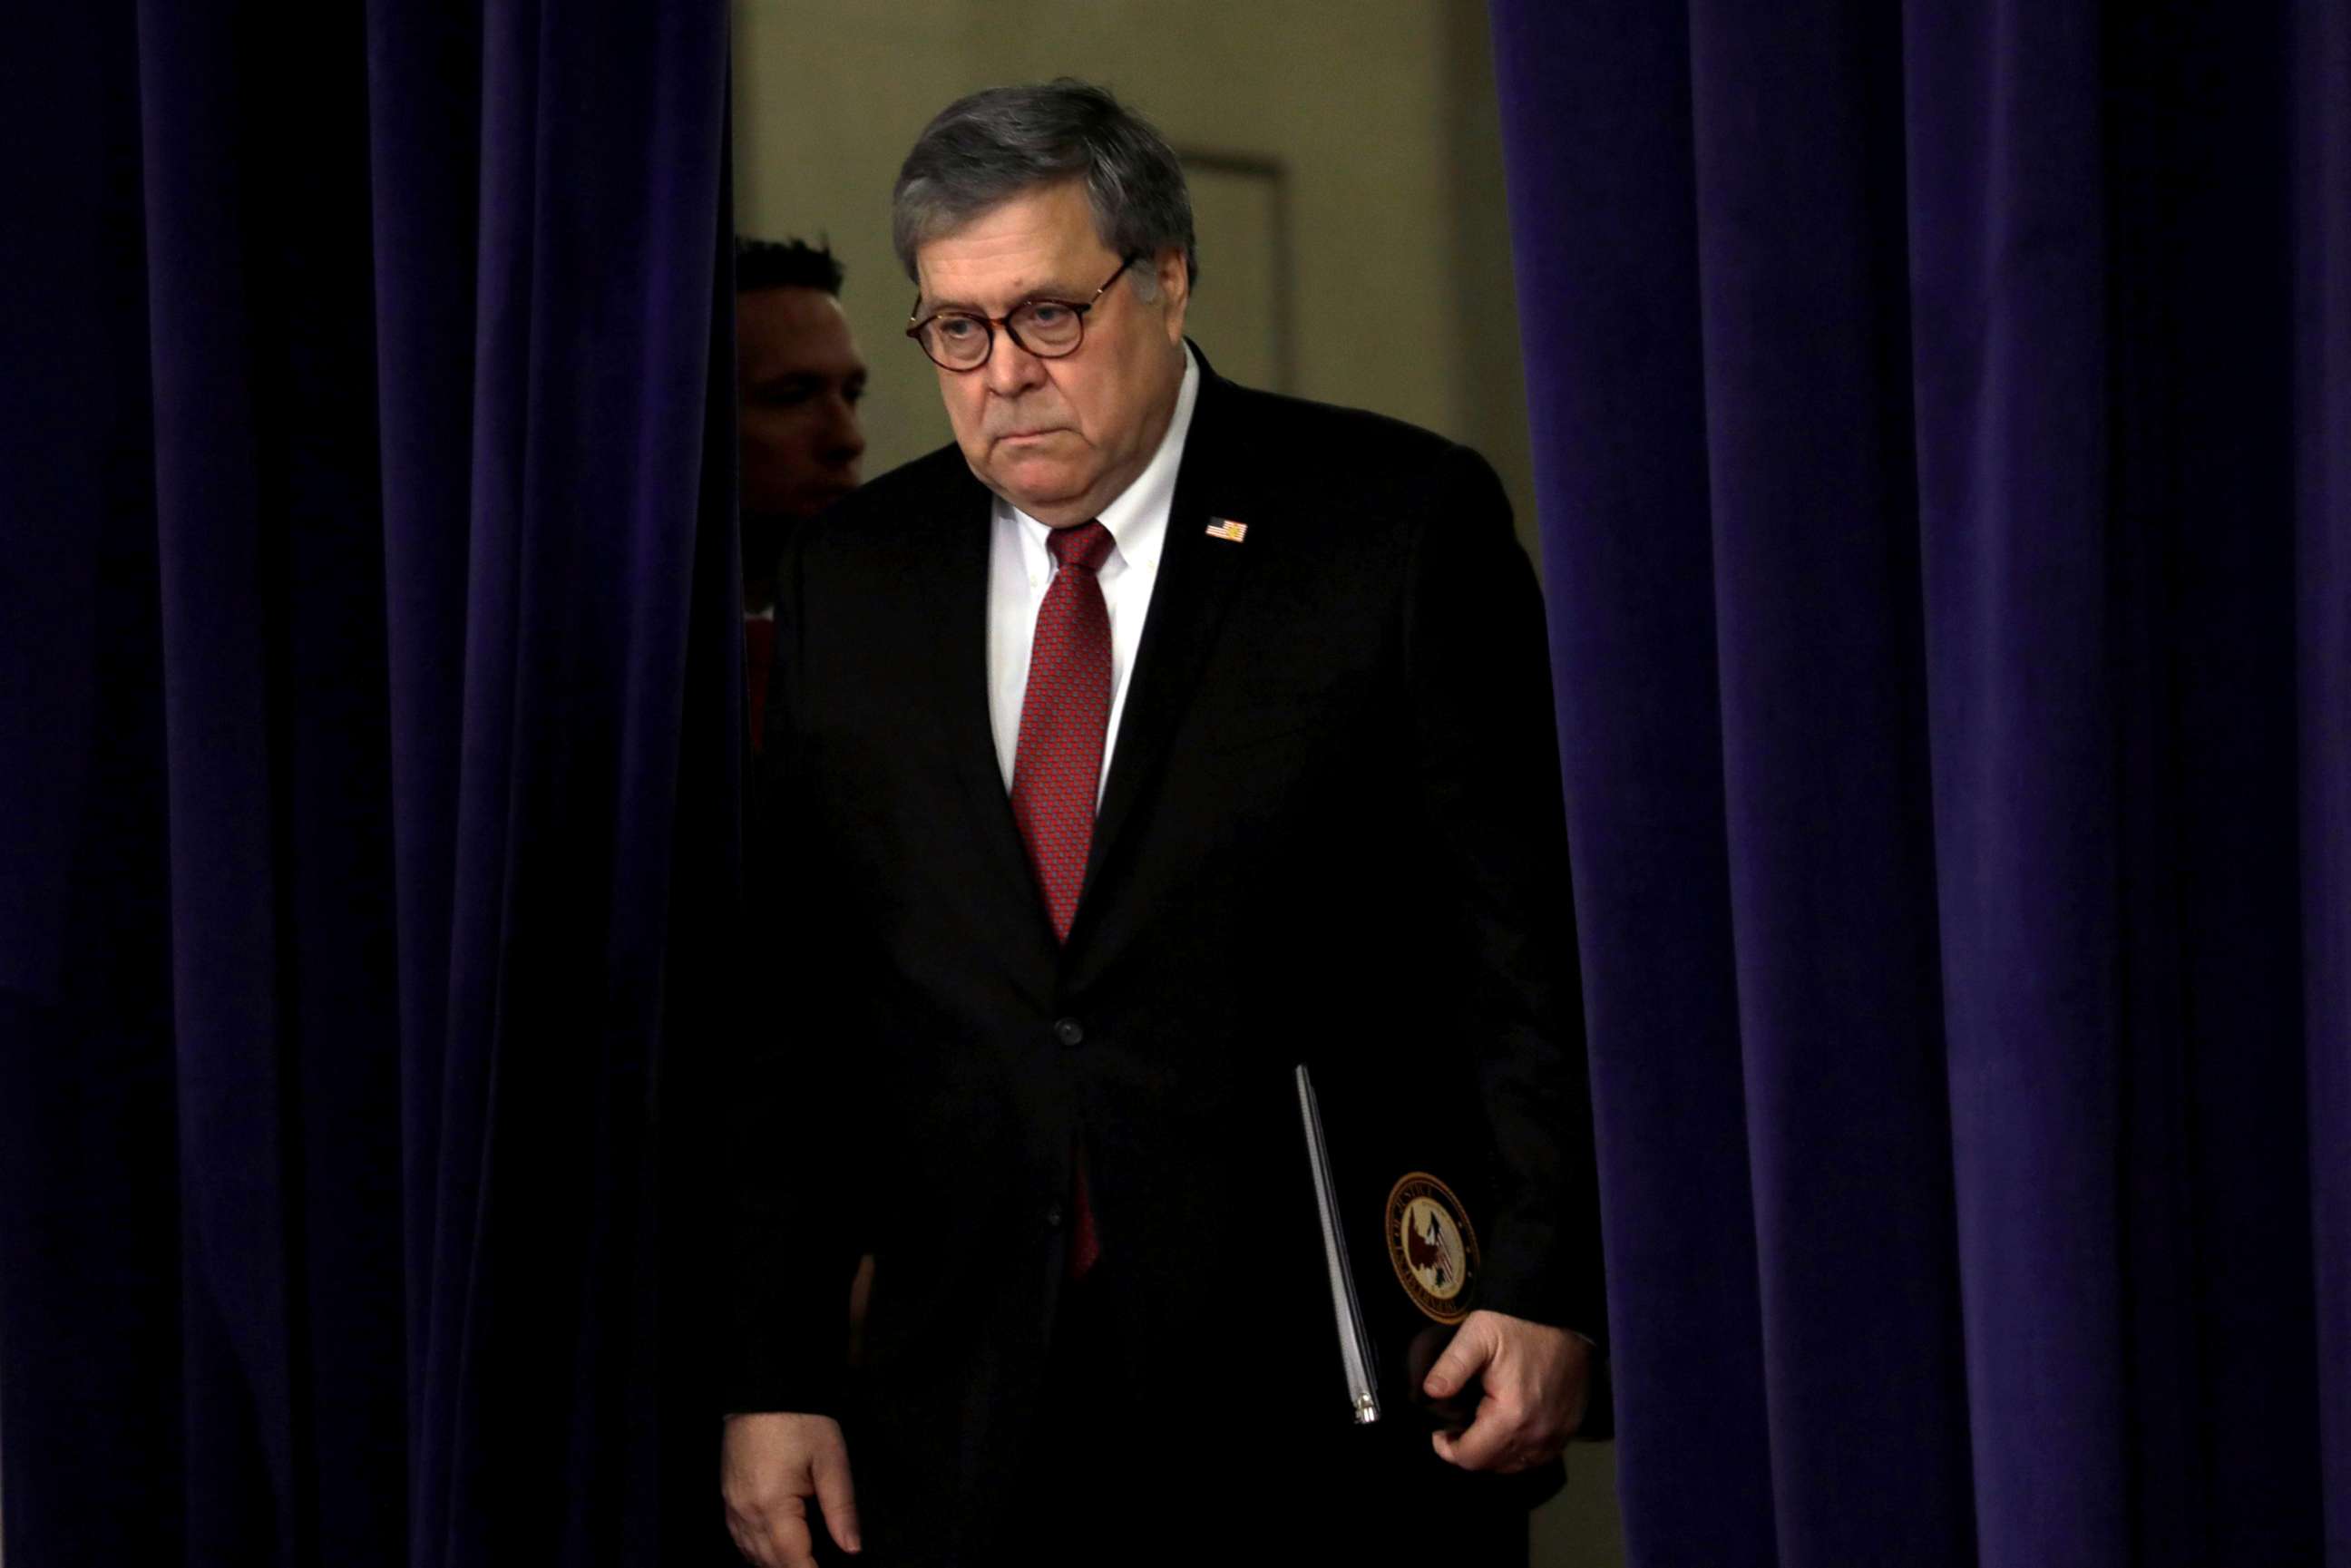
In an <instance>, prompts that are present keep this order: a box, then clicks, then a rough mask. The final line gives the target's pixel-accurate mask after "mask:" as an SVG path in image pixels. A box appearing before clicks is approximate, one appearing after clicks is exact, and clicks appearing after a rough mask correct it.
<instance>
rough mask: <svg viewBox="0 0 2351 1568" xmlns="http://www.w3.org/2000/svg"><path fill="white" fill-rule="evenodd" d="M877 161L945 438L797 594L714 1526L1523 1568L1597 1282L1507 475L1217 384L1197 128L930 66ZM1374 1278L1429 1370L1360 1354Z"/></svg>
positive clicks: (1585, 1349)
mask: <svg viewBox="0 0 2351 1568" xmlns="http://www.w3.org/2000/svg"><path fill="white" fill-rule="evenodd" d="M894 202H895V204H894V213H893V216H894V220H895V227H896V235H897V240H898V246H899V250H900V254H901V256H902V259H904V261H905V262H906V265H907V267H908V271H909V274H910V276H911V277H913V278H914V282H915V284H916V287H917V298H916V300H915V303H914V309H913V312H912V316H911V318H910V321H909V334H908V335H909V336H910V337H911V338H912V339H913V340H914V347H915V348H917V349H919V350H921V351H922V352H923V353H925V355H926V356H927V357H928V358H929V359H930V361H932V362H933V364H934V365H935V368H936V371H937V375H938V380H939V386H940V391H941V394H942V397H943V399H944V401H945V402H946V410H947V414H948V418H949V421H950V423H951V424H952V425H953V427H954V430H955V434H956V444H954V445H953V446H950V447H946V448H943V449H942V450H941V451H939V452H937V453H935V454H933V455H930V456H928V457H925V458H923V459H921V460H919V461H917V462H914V463H913V464H910V465H906V466H905V467H904V468H902V469H899V470H898V471H897V472H895V473H893V474H892V475H889V476H885V477H883V478H882V479H880V480H878V481H876V482H875V483H873V484H872V485H871V486H868V487H867V488H866V489H864V490H863V491H862V492H860V493H859V494H858V495H856V496H855V497H852V498H851V499H850V500H849V501H848V502H846V503H844V504H843V505H842V506H841V507H839V508H837V509H836V510H835V511H834V512H833V513H832V514H831V515H830V516H829V517H827V518H825V519H822V520H820V521H819V522H818V523H817V524H815V525H813V526H811V527H810V528H805V529H802V530H800V531H799V534H798V535H797V536H796V537H795V538H794V540H793V542H792V544H791V546H790V548H789V549H788V551H787V553H786V557H785V560H784V563H783V567H782V570H781V573H780V576H779V580H778V606H777V614H778V639H777V660H776V665H775V670H774V674H773V677H772V680H771V683H770V686H769V695H768V741H767V747H766V757H765V770H766V777H765V780H764V783H763V788H762V794H761V800H760V802H759V815H758V822H757V824H756V831H755V841H756V843H757V846H758V847H757V853H758V855H759V856H760V861H761V866H762V873H763V875H765V876H766V877H767V878H768V887H769V888H771V889H772V894H771V896H772V900H773V904H774V906H775V908H776V909H777V911H778V914H777V917H776V921H775V923H774V925H772V926H771V928H770V929H769V930H768V932H767V933H766V936H765V939H764V941H763V946H762V948H761V951H760V953H759V955H758V961H759V963H760V964H761V965H763V966H764V967H765V971H764V972H765V979H766V984H765V985H764V986H763V988H762V991H761V1001H762V1007H763V1021H762V1022H761V1024H760V1026H759V1028H758V1030H757V1031H756V1032H758V1034H759V1036H760V1038H761V1040H762V1041H763V1046H764V1049H763V1050H762V1051H761V1053H760V1054H759V1056H758V1060H756V1061H747V1062H745V1063H744V1064H743V1067H742V1071H740V1073H739V1074H738V1075H737V1078H736V1081H735V1092H733V1093H732V1094H731V1095H730V1096H729V1100H730V1109H731V1111H732V1113H733V1118H732V1121H731V1124H730V1125H729V1127H728V1129H727V1132H726V1143H727V1152H728V1154H729V1155H730V1156H731V1158H732V1161H733V1167H734V1175H733V1176H732V1178H731V1187H732V1191H731V1194H730V1196H731V1197H732V1199H733V1200H734V1208H735V1218H734V1221H733V1231H732V1237H731V1242H730V1255H729V1259H728V1264H729V1267H730V1269H731V1270H732V1271H733V1284H732V1289H731V1291H730V1295H729V1301H728V1303H727V1304H728V1317H727V1322H726V1337H725V1341H724V1343H723V1345H722V1347H721V1349H722V1356H721V1360H722V1364H723V1367H724V1369H725V1370H724V1393H723V1397H724V1399H725V1402H726V1409H727V1411H728V1412H730V1414H729V1416H728V1419H727V1423H726V1436H725V1455H724V1490H725V1493H726V1502H727V1514H728V1524H729V1528H730V1530H731V1531H732V1532H733V1533H734V1536H735V1539H736V1541H737V1545H738V1546H739V1547H740V1548H741V1549H742V1551H743V1552H744V1554H745V1555H746V1556H747V1557H748V1558H749V1559H751V1560H752V1561H754V1562H758V1563H764V1564H768V1565H769V1568H782V1565H784V1564H798V1563H806V1562H809V1561H810V1560H811V1558H812V1556H814V1555H816V1554H817V1553H818V1552H820V1550H824V1549H825V1538H826V1537H827V1536H828V1535H829V1536H830V1538H831V1542H833V1543H836V1544H837V1545H838V1546H839V1547H840V1548H841V1549H842V1550H845V1551H852V1552H855V1551H859V1550H861V1549H862V1547H864V1546H866V1545H868V1544H870V1545H871V1546H872V1548H873V1549H874V1551H873V1556H874V1558H875V1559H876V1560H879V1561H884V1562H893V1563H894V1562H907V1563H953V1562H998V1561H1017V1562H1024V1563H1046V1562H1073V1563H1077V1562H1082V1563H1127V1562H1141V1561H1156V1560H1162V1559H1165V1560H1178V1561H1199V1560H1204V1559H1207V1560H1224V1561H1242V1562H1247V1561H1265V1560H1279V1559H1280V1557H1281V1556H1282V1555H1283V1554H1285V1553H1292V1554H1311V1556H1310V1558H1309V1560H1313V1561H1322V1560H1332V1561H1337V1560H1341V1558H1342V1557H1343V1555H1344V1554H1346V1553H1351V1552H1352V1553H1354V1554H1356V1555H1357V1556H1359V1557H1362V1556H1363V1554H1364V1553H1369V1554H1370V1555H1369V1556H1368V1557H1367V1558H1364V1560H1369V1561H1378V1562H1391V1561H1405V1560H1408V1558H1409V1557H1410V1556H1411V1555H1413V1554H1415V1553H1418V1552H1431V1553H1440V1552H1441V1553H1442V1554H1443V1556H1444V1558H1445V1559H1446V1560H1447V1561H1448V1562H1452V1563H1499V1562H1504V1561H1510V1560H1512V1554H1513V1552H1515V1560H1516V1561H1520V1562H1523V1561H1524V1553H1525V1519H1524V1510H1525V1508H1526V1506H1527V1504H1528V1502H1529V1500H1531V1498H1532V1497H1535V1496H1538V1495H1540V1494H1541V1491H1542V1490H1543V1488H1544V1484H1545V1478H1546V1477H1550V1478H1552V1482H1551V1484H1553V1485H1555V1484H1556V1481H1555V1478H1556V1474H1557V1464H1556V1461H1557V1457H1558V1455H1559V1453H1560V1450H1561V1447H1562V1444H1563V1443H1564V1442H1565V1440H1566V1438H1567V1437H1568V1436H1569V1435H1570V1434H1571V1433H1572V1432H1573V1430H1574V1429H1575V1427H1576V1426H1577V1424H1578V1422H1579V1421H1581V1420H1582V1419H1583V1417H1584V1416H1585V1415H1586V1409H1587V1405H1588V1402H1589V1398H1590V1381H1591V1378H1592V1375H1593V1365H1594V1364H1595V1361H1596V1358H1597V1354H1598V1353H1597V1352H1596V1351H1595V1350H1594V1348H1593V1345H1594V1343H1595V1342H1597V1341H1599V1340H1600V1339H1602V1338H1603V1336H1604V1329H1605V1321H1604V1317H1605V1314H1604V1294H1603V1291H1602V1287H1601V1277H1600V1249H1599V1236H1598V1220H1597V1204H1596V1198H1595V1194H1594V1190H1593V1160H1592V1146H1591V1128H1590V1112H1589V1099H1588V1093H1587V1090H1586V1083H1585V1076H1584V1064H1583V1039H1582V1026H1581V1018H1580V1012H1581V1009H1580V1002H1579V995H1578V989H1577V986H1576V977H1575V947H1574V935H1573V918H1572V915H1571V911H1570V906H1569V884H1568V871H1567V858H1566V845H1565V841H1564V830H1563V826H1562V823H1563V814H1562V809H1561V802H1560V795H1559V772H1558V762H1557V756H1556V751H1555V749H1554V741H1553V737H1552V708H1551V703H1550V695H1549V686H1548V682H1547V677H1546V659H1545V649H1544V642H1543V632H1542V622H1541V608H1540V604H1539V601H1538V600H1537V596H1536V592H1535V586H1534V582H1533V578H1532V574H1531V571H1530V570H1529V569H1528V565H1527V562H1526V560H1525V558H1524V556H1523V555H1522V554H1521V553H1520V550H1519V549H1518V548H1517V545H1516V544H1515V542H1514V541H1513V539H1512V537H1511V534H1510V516H1509V507H1508V504H1507V502H1506V501H1505V500H1504V498H1503V496H1502V493H1501V489H1500V486H1499V484H1498V483H1497V481H1496V480H1495V478H1494V476H1493V473H1492V471H1491V470H1490V469H1489V467H1488V466H1487V465H1486V464H1485V463H1484V462H1483V461H1482V460H1481V459H1479V457H1478V456H1477V455H1475V454H1473V453H1471V452H1469V451H1468V450H1467V449H1465V448H1462V447H1458V446H1456V445H1453V444H1449V443H1447V442H1445V441H1444V440H1442V439H1440V438H1438V437H1437V436H1434V435H1431V434H1427V433H1426V432H1423V431H1419V430H1416V429H1414V428H1412V427H1410V426H1407V425H1404V424H1400V423H1395V422H1394V421H1391V420H1386V419H1382V418H1379V417H1376V416H1374V415H1370V414H1364V413H1353V412H1350V411H1344V410H1340V409H1335V408H1330V407H1325V406H1322V405H1318V404H1312V403H1307V402H1298V401H1295V400H1291V399H1286V398H1278V397H1273V396H1270V395H1267V394H1264V393H1259V392H1250V391H1248V390H1246V389H1244V388H1241V387H1238V386H1236V385H1233V384H1232V383H1230V382H1226V381H1224V380H1222V379H1221V378H1220V377H1218V376H1217V374H1216V373H1215V371H1213V370H1212V369H1211V368H1210V367H1209V365H1208V363H1207V358H1206V356H1205V355H1204V354H1202V353H1201V352H1200V351H1199V350H1198V349H1197V347H1196V346H1195V345H1192V344H1191V343H1189V341H1188V340H1186V338H1185V336H1184V330H1183V329H1184V319H1185V309H1186V303H1187V301H1188V300H1189V298H1190V291H1191V286H1192V281H1193V277H1194V273H1195V267H1194V262H1193V238H1192V225H1191V214H1190V204H1189V200H1188V197H1187V196H1186V193H1185V189H1184V183H1183V175H1182V172H1181V170H1180V167H1179V165H1178V164H1177V162H1176V161H1175V157H1174V155H1173V154H1172V153H1171V152H1169V151H1168V149H1167V147H1166V145H1165V142H1164V141H1161V140H1160V139H1159V137H1158V135H1157V134H1156V132H1155V131H1152V130H1151V128H1150V127H1149V126H1148V125H1146V124H1145V123H1144V122H1143V121H1142V120H1139V119H1137V118H1136V117H1134V115H1133V114H1131V113H1130V112H1129V111H1127V110H1124V109H1123V107H1122V106H1120V105H1119V104H1117V103H1116V101H1115V100H1113V99H1112V98H1111V97H1110V96H1109V95H1108V94H1107V93H1104V92H1102V91H1101V90H1100V89H1093V88H1090V87H1086V86H1084V85H1082V84H1079V83H1075V82H1070V81H1066V80H1065V81H1061V82H1056V83H1052V84H1050V85H1046V86H1041V87H1031V88H1016V89H992V90H991V91H988V92H985V93H980V94H977V95H974V96H973V97H971V98H969V99H964V100H962V101H960V102H958V103H956V104H955V105H953V106H950V107H949V108H948V109H947V110H945V111H943V112H942V113H941V115H940V116H939V117H938V118H937V119H936V120H934V121H933V122H932V124H931V125H930V126H929V127H928V128H927V129H926V130H925V131H924V133H923V136H922V138H921V139H920V140H919V141H917V143H916V145H915V147H914V152H912V153H911V154H910V155H909V156H908V158H907V160H906V163H905V167H904V172H902V174H901V177H900V180H899V184H898V189H897V192H896V194H895V198H894ZM1353 319H1354V320H1355V321H1356V322H1357V323H1358V326H1359V329H1361V330H1364V331H1369V332H1377V331H1378V330H1379V321H1378V313H1377V310H1376V307H1375V302H1373V301H1361V302H1358V305H1357V308H1355V310H1354V311H1353ZM1301 1065H1305V1066H1307V1067H1309V1068H1310V1069H1311V1076H1312V1080H1313V1083H1314V1085H1315V1089H1316V1092H1317V1094H1318V1096H1319V1099H1320V1113H1321V1114H1320V1124H1321V1127H1322V1130H1323V1132H1324V1134H1326V1135H1327V1147H1325V1148H1322V1150H1321V1151H1320V1152H1321V1154H1322V1160H1321V1162H1320V1166H1319V1167H1318V1163H1317V1161H1315V1160H1311V1159H1310V1157H1309V1145H1308V1142H1307V1140H1306V1134H1305V1124H1304V1123H1303V1122H1302V1121H1301V1095H1300V1092H1299V1089H1298V1075H1297V1072H1296V1069H1297V1068H1298V1067H1300V1066H1301ZM1439 1167H1442V1168H1439ZM1318 1168H1320V1169H1322V1170H1327V1171H1328V1173H1329V1174H1330V1176H1331V1180H1330V1183H1329V1184H1328V1186H1327V1187H1326V1188H1324V1189H1323V1190H1324V1191H1325V1192H1327V1193H1328V1194H1329V1195H1331V1198H1332V1201H1331V1203H1330V1206H1329V1208H1328V1212H1329V1213H1331V1214H1332V1216H1334V1217H1335V1218H1334V1219H1333V1228H1332V1230H1331V1232H1330V1233H1329V1234H1327V1235H1326V1230H1325V1227H1324V1226H1323V1224H1322V1218H1323V1214H1324V1212H1325V1210H1324V1208H1323V1207H1322V1206H1321V1205H1319V1204H1318V1184H1317V1180H1316V1177H1317V1174H1318ZM852 1197H853V1199H854V1201H853V1203H852V1201H851V1200H852ZM852 1209H854V1210H855V1211H856V1212H858V1213H859V1214H860V1215H861V1216H862V1217H864V1218H863V1228H862V1230H860V1231H858V1232H855V1233H852V1230H851V1229H850V1228H848V1227H847V1226H846V1225H845V1224H844V1223H843V1222H842V1220H841V1216H842V1215H843V1214H844V1213H845V1212H848V1211H850V1210H852ZM1341 1232H1352V1233H1353V1235H1354V1236H1355V1238H1356V1240H1355V1244H1354V1246H1353V1249H1352V1253H1351V1254H1350V1256H1349V1258H1348V1260H1347V1261H1346V1263H1345V1265H1344V1267H1343V1268H1342V1267H1341V1266H1340V1264H1339V1257H1340V1249H1341V1247H1342V1246H1343V1236H1342V1235H1341V1234H1340V1233H1341ZM861 1249H863V1250H867V1251H870V1252H871V1253H872V1256H873V1258H874V1260H875V1262H874V1270H873V1274H872V1294H871V1303H870V1308H869V1317H868V1320H867V1322H866V1328H865V1350H864V1355H863V1358H862V1364H861V1365H859V1366H856V1367H851V1366H849V1365H848V1364H846V1362H845V1358H844V1356H843V1354H842V1352H841V1343H842V1334H841V1317H842V1303H843V1301H844V1298H845V1296H846V1293H847V1291H848V1286H849V1281H850V1277H851V1274H852V1271H853V1270H854V1268H855V1266H856V1260H857V1255H858V1253H859V1251H860V1250H861ZM1358 1299H1360V1301H1361V1302H1362V1305H1363V1312H1362V1313H1361V1314H1360V1315H1362V1316H1363V1317H1364V1318H1365V1319H1366V1320H1368V1321H1369V1322H1371V1323H1372V1324H1373V1328H1372V1331H1371V1332H1372V1334H1373V1336H1374V1337H1377V1335H1378V1334H1379V1333H1381V1332H1382V1331H1381V1329H1380V1327H1379V1325H1380V1324H1381V1323H1383V1322H1406V1323H1409V1324H1413V1325H1417V1326H1418V1327H1419V1328H1420V1329H1421V1330H1422V1331H1423V1332H1422V1333H1419V1334H1418V1335H1417V1336H1416V1338H1415V1339H1414V1341H1413V1344H1414V1347H1415V1348H1416V1350H1418V1351H1419V1352H1420V1353H1421V1354H1423V1355H1424V1356H1425V1355H1426V1354H1432V1353H1434V1352H1435V1351H1436V1350H1437V1348H1438V1347H1439V1346H1441V1345H1442V1346H1446V1348H1444V1350H1443V1354H1442V1358H1441V1359H1439V1360H1437V1362H1436V1364H1435V1366H1434V1369H1433V1371H1431V1370H1429V1369H1427V1368H1426V1366H1425V1365H1423V1364H1415V1365H1413V1366H1412V1367H1411V1369H1410V1371H1409V1373H1408V1374H1406V1375H1402V1376H1399V1375H1397V1374H1395V1372H1394V1371H1391V1372H1390V1375H1389V1376H1388V1377H1387V1378H1386V1379H1385V1380H1384V1382H1383V1383H1380V1384H1379V1385H1378V1386H1377V1387H1376V1389H1372V1388H1361V1387H1357V1386H1356V1385H1357V1384H1358V1383H1359V1382H1363V1381H1364V1377H1359V1376H1358V1375H1357V1373H1356V1372H1355V1371H1354V1370H1353V1367H1352V1364H1353V1362H1354V1361H1355V1360H1356V1359H1358V1358H1357V1357H1355V1356H1353V1355H1352V1354H1351V1355H1350V1356H1348V1357H1346V1358H1344V1359H1345V1360H1346V1361H1347V1362H1348V1363H1349V1366H1348V1367H1344V1368H1343V1357H1342V1355H1341V1354H1340V1350H1339V1345H1340V1342H1341V1337H1342V1336H1341V1335H1340V1334H1334V1329H1336V1328H1342V1327H1343V1325H1344V1324H1345V1323H1346V1322H1347V1321H1348V1316H1349V1311H1350V1308H1351V1307H1352V1306H1353V1305H1354V1304H1355V1303H1356V1301H1357V1300H1358ZM1447 1335H1449V1336H1450V1339H1449V1344H1448V1343H1447ZM1397 1364H1399V1365H1401V1364H1402V1363H1401V1362H1399V1363H1397ZM1424 1374H1426V1376H1425V1379H1424ZM1366 1376H1368V1374H1367V1375H1366ZM1446 1396H1451V1401H1450V1402H1451V1403H1453V1404H1456V1405H1459V1404H1463V1403H1465V1401H1475V1403H1474V1407H1473V1408H1469V1409H1466V1410H1464V1411H1463V1412H1462V1413H1461V1414H1460V1415H1459V1416H1457V1417H1456V1418H1455V1419H1454V1420H1452V1421H1450V1422H1447V1421H1446V1420H1444V1419H1442V1418H1441V1416H1438V1417H1431V1416H1426V1415H1425V1414H1424V1413H1423V1410H1422V1408H1421V1407H1422V1406H1426V1405H1427V1404H1429V1403H1431V1401H1432V1400H1434V1401H1435V1402H1437V1403H1438V1404H1439V1405H1442V1404H1444V1403H1446V1402H1447V1400H1446ZM1374 1414H1376V1416H1377V1419H1376V1420H1375V1421H1371V1422H1368V1423H1366V1421H1365V1417H1366V1416H1371V1415H1374ZM1465 1423H1466V1429H1462V1428H1463V1427H1464V1424H1465ZM1448 1427H1449V1428H1451V1429H1448ZM820 1515H821V1519H820Z"/></svg>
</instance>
